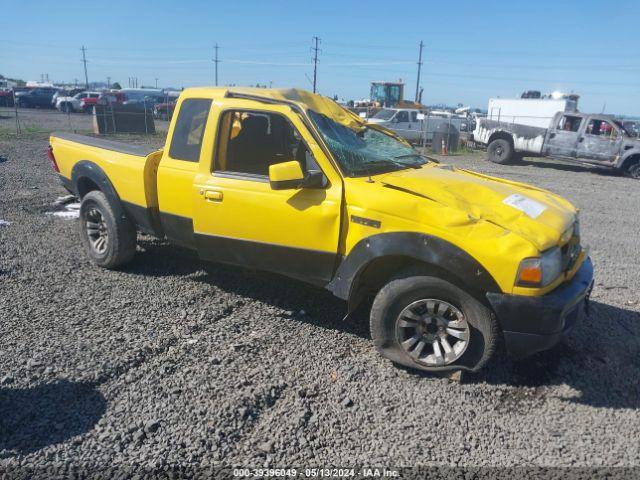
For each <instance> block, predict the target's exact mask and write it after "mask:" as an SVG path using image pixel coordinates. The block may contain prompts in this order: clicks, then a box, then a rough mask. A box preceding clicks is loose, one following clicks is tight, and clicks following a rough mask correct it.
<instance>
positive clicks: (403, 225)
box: [49, 88, 593, 371]
mask: <svg viewBox="0 0 640 480" xmlns="http://www.w3.org/2000/svg"><path fill="white" fill-rule="evenodd" d="M171 122H172V124H171V126H170V128H169V132H172V133H171V135H170V136H168V137H167V140H166V145H165V147H164V148H163V149H160V150H156V149H154V148H148V147H142V146H138V145H128V144H125V143H118V142H113V141H107V140H103V139H99V138H95V137H85V136H81V135H75V134H70V133H60V134H54V135H52V136H51V139H50V145H51V146H50V149H49V159H50V161H51V163H52V166H53V168H54V169H55V170H56V171H58V172H59V175H60V179H61V181H62V183H63V185H64V186H65V187H66V188H67V189H68V190H69V191H71V192H73V193H74V194H76V195H78V196H79V197H80V198H81V207H80V221H79V222H78V226H79V232H80V236H81V239H82V242H83V245H84V247H85V249H86V252H87V254H88V256H89V258H90V259H91V260H92V261H93V262H94V263H96V264H97V265H99V266H101V267H104V268H116V267H119V266H123V265H124V264H126V263H127V262H129V261H131V260H132V258H133V257H134V255H135V253H136V238H137V237H136V230H137V229H139V230H141V231H144V232H147V233H150V234H153V235H156V236H158V237H161V238H164V237H167V238H168V239H169V240H171V241H173V242H175V243H177V244H179V245H182V246H184V247H187V248H191V249H193V250H195V251H196V252H198V254H199V255H200V256H201V257H202V258H203V259H205V260H210V261H216V262H222V263H228V264H235V265H240V266H243V267H249V268H252V269H257V270H266V271H271V272H275V273H278V274H281V275H285V276H289V277H292V278H295V279H298V280H302V281H305V282H307V283H309V284H312V285H315V286H317V287H324V288H326V289H328V290H329V291H331V292H332V293H333V294H334V295H336V296H337V297H338V298H341V299H344V300H346V301H347V304H346V306H347V313H350V312H353V311H354V309H355V308H356V307H357V306H358V305H360V304H362V303H363V302H364V301H365V300H366V299H367V298H370V297H371V296H373V297H374V301H373V307H372V309H371V315H370V325H371V336H372V339H373V342H374V344H375V346H376V347H377V348H378V350H379V351H380V352H381V354H382V355H384V356H385V357H387V358H389V359H391V360H393V361H394V362H395V363H399V364H403V365H406V366H409V367H413V368H417V369H421V370H427V371H439V370H450V369H457V370H462V369H464V370H477V369H479V368H481V367H482V366H483V365H484V364H485V363H486V362H487V360H488V359H489V358H490V357H491V355H492V353H493V352H494V350H495V348H496V345H497V342H498V341H499V339H500V338H502V339H504V341H505V343H506V346H507V348H508V350H509V351H510V352H511V353H513V354H515V355H516V356H520V357H521V356H525V355H527V354H531V353H533V352H537V351H540V350H544V349H547V348H550V347H551V346H552V345H554V344H556V343H557V342H558V341H559V340H560V339H561V338H562V337H563V335H564V334H565V333H566V332H567V331H569V330H570V329H571V328H572V327H573V326H574V325H575V324H576V322H577V321H579V320H580V318H581V317H582V316H583V314H584V311H585V308H586V301H587V300H588V296H589V292H590V288H591V286H592V285H593V279H592V278H593V268H592V265H591V260H590V259H589V257H588V256H587V253H586V251H585V250H584V249H583V248H582V246H581V243H580V229H579V223H578V212H577V210H576V208H575V207H574V206H573V205H571V204H570V203H569V202H568V201H567V200H565V199H563V198H562V197H560V196H557V195H554V194H552V193H551V192H548V191H545V190H542V189H540V188H536V187H531V186H528V185H525V184H522V183H517V182H513V181H507V180H501V179H499V178H493V177H489V176H486V175H480V174H476V173H473V172H468V171H466V170H459V169H456V168H452V167H451V166H448V165H442V166H441V165H439V164H438V163H436V162H433V161H430V160H428V159H426V158H425V157H423V156H422V155H420V154H419V153H418V152H417V151H415V150H414V149H413V148H411V146H410V145H409V144H408V143H407V142H405V141H404V140H402V139H400V138H399V137H398V136H397V135H396V134H395V133H393V132H391V131H389V130H387V129H386V128H384V127H380V126H379V125H372V124H367V123H366V122H365V121H364V120H363V119H361V118H360V117H358V116H357V115H355V114H354V113H353V112H350V111H348V110H346V109H345V108H343V107H341V106H340V105H338V104H337V103H335V102H333V101H331V100H329V99H328V98H326V97H321V96H319V95H315V94H312V93H310V92H305V91H301V90H295V89H287V90H275V89H248V88H242V89H233V88H228V89H223V88H195V89H187V90H185V91H183V92H182V94H181V96H180V99H179V100H178V105H177V107H176V113H175V115H174V116H173V119H172V121H171ZM265 341H268V339H266V340H265ZM308 348H312V347H311V346H309V347H308Z"/></svg>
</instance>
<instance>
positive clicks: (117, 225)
mask: <svg viewBox="0 0 640 480" xmlns="http://www.w3.org/2000/svg"><path fill="white" fill-rule="evenodd" d="M119 210H120V208H114V207H113V206H112V205H111V204H110V203H109V200H108V199H107V197H106V196H105V194H104V193H102V192H100V191H98V190H94V191H91V192H89V193H87V194H86V195H85V196H84V198H83V199H82V204H81V205H80V237H81V239H82V243H83V244H84V246H85V249H86V251H87V254H88V255H89V257H90V258H91V260H92V261H93V262H94V263H95V264H96V265H99V266H100V267H104V268H116V267H119V266H120V265H123V264H125V263H127V262H129V261H130V260H131V259H132V258H133V255H134V254H135V251H136V229H135V226H134V225H133V223H132V222H131V221H130V220H129V219H128V218H127V217H126V216H125V215H124V214H123V213H121V212H119ZM116 212H118V213H116Z"/></svg>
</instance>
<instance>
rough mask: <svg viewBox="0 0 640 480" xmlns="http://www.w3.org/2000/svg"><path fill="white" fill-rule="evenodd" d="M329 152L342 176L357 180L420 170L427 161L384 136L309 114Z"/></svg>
mask: <svg viewBox="0 0 640 480" xmlns="http://www.w3.org/2000/svg"><path fill="white" fill-rule="evenodd" d="M309 114H310V116H311V119H312V120H313V121H314V123H315V124H316V126H317V127H318V130H320V133H321V134H322V137H323V139H324V141H325V142H327V145H328V146H329V149H330V150H331V153H333V155H334V157H335V158H336V160H337V161H338V163H339V164H340V167H341V168H342V170H343V171H344V172H345V174H346V175H348V176H350V177H357V176H363V175H370V174H375V173H384V172H389V171H393V170H400V169H405V168H420V166H421V165H424V164H425V163H427V162H428V159H427V158H426V157H424V156H423V155H420V154H419V153H418V152H416V151H415V150H414V149H413V148H411V147H410V146H408V145H405V144H404V143H402V142H400V141H398V140H396V139H395V138H393V137H392V136H390V135H387V134H386V133H382V132H380V131H378V130H374V129H373V128H371V127H363V128H362V129H360V130H359V131H356V130H352V129H350V128H348V127H345V126H344V125H341V124H339V123H337V122H335V121H333V120H331V119H330V118H328V117H327V116H325V115H322V114H319V113H315V112H313V111H310V112H309Z"/></svg>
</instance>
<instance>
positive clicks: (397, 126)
mask: <svg viewBox="0 0 640 480" xmlns="http://www.w3.org/2000/svg"><path fill="white" fill-rule="evenodd" d="M368 122H369V123H374V124H377V125H381V126H383V127H386V128H388V129H389V130H393V131H394V132H396V133H397V134H398V135H400V136H401V137H403V138H404V139H405V140H407V141H409V142H412V143H418V142H420V141H422V140H423V139H424V140H426V141H428V142H430V141H431V140H432V139H433V134H434V133H435V132H436V131H438V127H439V126H440V125H442V124H443V123H447V124H451V125H453V126H454V127H455V128H456V129H457V130H458V131H467V128H468V127H467V124H468V121H467V119H466V118H464V117H458V116H454V115H447V114H445V113H441V114H434V113H422V112H421V111H420V110H416V109H407V108H383V109H382V110H380V111H379V112H378V113H376V114H375V115H374V116H373V117H371V118H369V119H368Z"/></svg>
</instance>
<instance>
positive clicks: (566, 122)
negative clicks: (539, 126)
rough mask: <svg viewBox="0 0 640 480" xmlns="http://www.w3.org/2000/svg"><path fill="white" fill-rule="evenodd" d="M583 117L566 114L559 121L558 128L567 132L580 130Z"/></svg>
mask: <svg viewBox="0 0 640 480" xmlns="http://www.w3.org/2000/svg"><path fill="white" fill-rule="evenodd" d="M581 122H582V118H580V117H576V116H573V115H564V116H562V117H561V118H560V121H559V122H558V130H564V131H566V132H577V131H578V130H580V123H581Z"/></svg>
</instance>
